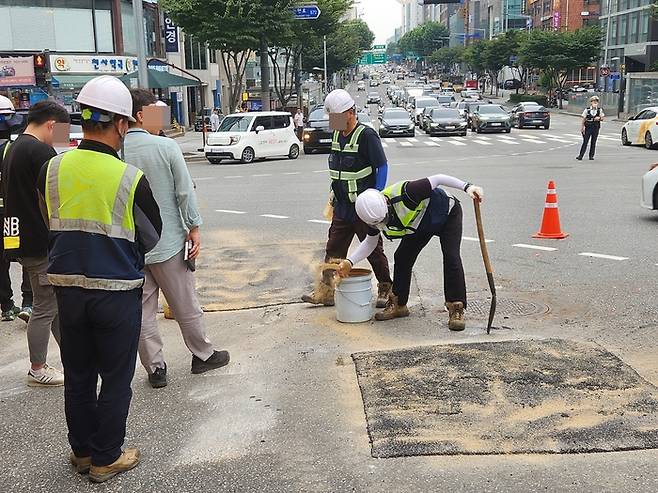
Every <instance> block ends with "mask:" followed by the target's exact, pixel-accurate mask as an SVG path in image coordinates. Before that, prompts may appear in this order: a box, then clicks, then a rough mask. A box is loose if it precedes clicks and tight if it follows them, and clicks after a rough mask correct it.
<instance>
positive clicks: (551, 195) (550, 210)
mask: <svg viewBox="0 0 658 493" xmlns="http://www.w3.org/2000/svg"><path fill="white" fill-rule="evenodd" d="M567 236H569V234H568V233H563V232H562V229H561V228H560V212H559V211H558V209H557V192H556V191H555V182H553V180H551V181H549V182H548V191H547V192H546V207H545V208H544V217H543V218H542V220H541V229H540V230H539V232H538V233H535V234H534V235H532V237H533V238H549V239H553V240H562V239H564V238H566V237H567Z"/></svg>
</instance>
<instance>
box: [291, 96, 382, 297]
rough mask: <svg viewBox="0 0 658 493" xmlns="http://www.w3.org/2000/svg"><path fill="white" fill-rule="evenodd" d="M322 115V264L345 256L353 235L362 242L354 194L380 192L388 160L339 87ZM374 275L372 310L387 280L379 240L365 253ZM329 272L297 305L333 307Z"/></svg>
mask: <svg viewBox="0 0 658 493" xmlns="http://www.w3.org/2000/svg"><path fill="white" fill-rule="evenodd" d="M324 111H325V113H327V114H328V115H329V124H330V126H331V129H332V130H333V131H334V134H333V141H332V143H331V155H330V156H329V176H330V178H331V196H332V205H333V217H332V218H331V226H330V227H329V239H328V240H327V247H326V255H325V262H330V261H331V260H332V259H341V258H345V256H346V255H347V250H348V249H349V247H350V244H351V243H352V239H353V238H354V235H356V236H357V237H358V238H359V239H360V240H363V239H364V238H365V237H366V235H367V233H368V226H367V225H366V224H365V223H364V222H363V221H362V220H361V219H359V217H358V216H357V214H356V210H355V208H354V204H355V203H356V198H357V196H358V195H359V194H360V193H361V192H363V191H365V190H367V189H369V188H376V189H378V190H383V189H384V187H385V186H386V179H387V175H388V162H387V160H386V154H385V153H384V149H383V148H382V143H381V141H380V140H379V136H378V135H377V132H376V131H375V130H373V129H372V128H369V127H367V126H365V125H363V124H361V123H359V121H358V119H357V115H356V103H355V102H354V99H352V96H350V94H349V93H348V92H347V91H345V90H343V89H336V90H335V91H332V92H331V93H329V94H328V95H327V97H326V99H325V101H324ZM368 261H369V262H370V265H371V266H372V270H373V271H374V273H375V277H376V278H377V281H378V282H379V287H378V294H377V307H378V308H383V307H384V306H386V302H387V300H388V296H389V294H390V292H391V287H392V285H393V282H392V280H391V273H390V270H389V267H388V259H387V258H386V255H385V254H384V245H383V242H382V241H381V239H380V240H379V241H378V242H377V243H376V245H375V247H374V248H373V250H372V251H371V252H369V255H368ZM332 278H333V271H331V270H325V271H323V272H322V278H321V282H320V283H319V286H318V288H317V289H316V290H315V291H313V292H312V293H310V294H306V295H304V296H302V301H304V302H306V303H312V304H315V305H325V306H333V304H334V286H333V283H332Z"/></svg>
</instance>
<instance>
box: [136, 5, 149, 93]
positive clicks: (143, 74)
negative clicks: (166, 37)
mask: <svg viewBox="0 0 658 493" xmlns="http://www.w3.org/2000/svg"><path fill="white" fill-rule="evenodd" d="M133 16H134V17H135V36H136V38H137V59H138V60H139V62H138V63H139V65H138V67H137V70H138V81H139V87H141V88H142V89H147V88H148V86H149V77H148V67H147V66H146V40H145V35H144V11H143V7H142V0H133Z"/></svg>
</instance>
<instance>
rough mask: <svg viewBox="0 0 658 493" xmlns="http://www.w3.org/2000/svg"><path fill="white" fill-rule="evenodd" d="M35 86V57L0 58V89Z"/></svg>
mask: <svg viewBox="0 0 658 493" xmlns="http://www.w3.org/2000/svg"><path fill="white" fill-rule="evenodd" d="M35 84H36V78H35V76H34V58H33V57H31V56H19V57H10V58H0V87H17V86H33V85H35Z"/></svg>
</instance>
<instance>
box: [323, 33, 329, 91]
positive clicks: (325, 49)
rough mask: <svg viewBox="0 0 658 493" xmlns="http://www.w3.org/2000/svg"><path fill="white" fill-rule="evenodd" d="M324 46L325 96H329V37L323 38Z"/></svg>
mask: <svg viewBox="0 0 658 493" xmlns="http://www.w3.org/2000/svg"><path fill="white" fill-rule="evenodd" d="M322 42H323V44H324V95H325V97H326V96H327V94H329V80H328V79H327V36H323V37H322Z"/></svg>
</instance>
